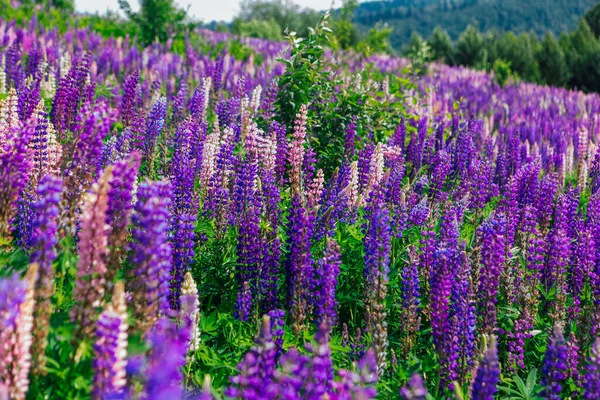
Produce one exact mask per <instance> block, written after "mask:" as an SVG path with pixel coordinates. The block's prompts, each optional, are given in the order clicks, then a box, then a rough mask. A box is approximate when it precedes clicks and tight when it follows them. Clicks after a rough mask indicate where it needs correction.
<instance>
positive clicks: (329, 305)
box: [315, 238, 341, 331]
mask: <svg viewBox="0 0 600 400" xmlns="http://www.w3.org/2000/svg"><path fill="white" fill-rule="evenodd" d="M340 264H341V259H340V246H339V245H338V244H337V242H336V241H335V239H333V238H327V240H326V245H325V250H324V252H323V258H321V259H320V260H319V263H318V267H317V271H316V274H315V282H319V284H320V285H319V287H318V288H317V294H316V295H315V296H316V298H315V301H316V308H315V317H316V320H317V326H322V325H324V326H326V328H327V330H328V331H329V330H330V329H331V328H332V327H333V326H334V325H335V324H336V322H337V312H336V308H337V301H336V300H335V287H336V285H337V276H338V274H339V272H340Z"/></svg>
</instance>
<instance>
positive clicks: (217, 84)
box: [212, 53, 224, 93]
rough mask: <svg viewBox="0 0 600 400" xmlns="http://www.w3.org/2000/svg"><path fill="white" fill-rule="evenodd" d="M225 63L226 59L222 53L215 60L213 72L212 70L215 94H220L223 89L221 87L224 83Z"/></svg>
mask: <svg viewBox="0 0 600 400" xmlns="http://www.w3.org/2000/svg"><path fill="white" fill-rule="evenodd" d="M223 62H224V57H223V54H222V53H220V54H219V55H218V56H217V59H216V60H215V63H214V66H213V70H212V83H213V89H214V92H215V93H219V90H220V89H221V85H222V83H223Z"/></svg>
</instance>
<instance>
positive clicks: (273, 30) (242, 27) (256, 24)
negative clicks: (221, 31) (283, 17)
mask: <svg viewBox="0 0 600 400" xmlns="http://www.w3.org/2000/svg"><path fill="white" fill-rule="evenodd" d="M231 31H232V32H233V33H235V34H236V35H240V36H243V37H254V38H261V39H267V40H281V26H279V24H278V23H277V22H276V21H275V20H274V19H272V18H271V19H270V20H268V21H264V20H258V19H252V20H250V21H248V22H244V21H242V20H241V19H239V18H236V19H235V20H234V21H233V24H232V27H231Z"/></svg>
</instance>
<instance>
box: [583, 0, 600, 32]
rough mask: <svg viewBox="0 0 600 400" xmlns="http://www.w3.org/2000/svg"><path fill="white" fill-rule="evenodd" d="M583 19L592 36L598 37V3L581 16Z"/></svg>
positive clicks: (599, 27) (599, 18)
mask: <svg viewBox="0 0 600 400" xmlns="http://www.w3.org/2000/svg"><path fill="white" fill-rule="evenodd" d="M583 19H585V21H586V22H587V23H588V25H589V26H590V29H591V30H592V32H593V33H594V35H596V37H600V3H598V4H596V5H595V6H594V7H592V8H590V9H589V10H588V11H587V12H586V13H585V15H584V16H583Z"/></svg>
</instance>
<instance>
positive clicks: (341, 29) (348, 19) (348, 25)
mask: <svg viewBox="0 0 600 400" xmlns="http://www.w3.org/2000/svg"><path fill="white" fill-rule="evenodd" d="M357 6H358V2H357V1H356V0H343V4H342V8H341V10H340V12H339V16H338V17H337V18H335V19H334V20H333V23H332V24H331V25H332V29H333V33H334V37H333V41H332V44H333V46H332V47H333V48H335V49H342V50H345V49H349V48H353V47H355V46H356V45H357V44H358V31H357V29H356V27H355V26H354V25H353V24H352V15H353V13H354V10H355V9H356V7H357Z"/></svg>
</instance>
